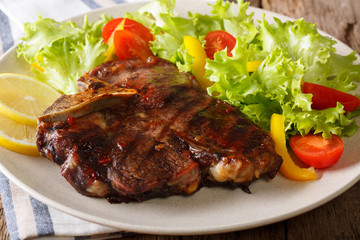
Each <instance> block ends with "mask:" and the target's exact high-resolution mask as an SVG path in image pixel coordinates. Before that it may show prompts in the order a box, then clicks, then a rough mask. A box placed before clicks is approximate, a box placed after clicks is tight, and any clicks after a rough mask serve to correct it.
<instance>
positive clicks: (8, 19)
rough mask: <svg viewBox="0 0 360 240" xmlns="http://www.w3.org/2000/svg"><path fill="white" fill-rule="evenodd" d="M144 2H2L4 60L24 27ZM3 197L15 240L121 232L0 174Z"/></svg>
mask: <svg viewBox="0 0 360 240" xmlns="http://www.w3.org/2000/svg"><path fill="white" fill-rule="evenodd" d="M135 1H141V0H0V57H1V56H2V55H3V54H4V53H5V52H6V51H7V50H9V49H10V48H11V47H12V46H14V45H15V44H16V43H17V42H18V40H19V39H20V38H21V37H22V36H23V34H24V33H23V24H24V23H25V22H33V21H35V20H37V19H38V15H39V14H40V15H41V16H42V17H50V18H53V19H55V20H57V21H62V20H65V19H67V18H70V17H72V16H76V15H78V14H82V13H86V12H88V11H90V10H92V9H97V8H101V7H110V6H114V5H116V4H121V3H126V2H135ZM0 194H1V200H2V205H3V208H4V213H5V217H6V224H7V227H8V231H9V234H10V237H11V239H12V240H17V239H37V238H41V239H111V238H119V237H122V236H128V235H129V234H132V235H133V234H134V233H126V232H124V231H121V230H119V229H114V228H109V227H105V226H101V225H98V224H94V223H90V222H87V221H84V220H81V219H78V218H76V217H73V216H70V215H67V214H65V213H63V212H60V211H57V210H56V209H53V208H51V207H48V206H47V205H45V204H43V203H41V202H39V201H38V200H36V199H34V198H33V197H31V196H29V195H28V194H27V193H26V192H24V191H23V190H22V189H20V188H19V187H18V186H16V185H15V184H14V183H12V182H11V181H9V179H7V178H6V177H5V176H4V175H3V174H2V173H0Z"/></svg>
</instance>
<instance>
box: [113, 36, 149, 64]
mask: <svg viewBox="0 0 360 240" xmlns="http://www.w3.org/2000/svg"><path fill="white" fill-rule="evenodd" d="M114 46H115V52H116V56H117V57H118V59H120V60H122V59H130V58H140V59H142V60H146V59H147V58H148V57H150V56H153V54H152V52H151V50H150V47H149V44H148V42H146V41H145V40H144V39H142V38H141V37H140V36H139V35H137V34H135V33H133V32H130V31H129V30H117V31H115V33H114Z"/></svg>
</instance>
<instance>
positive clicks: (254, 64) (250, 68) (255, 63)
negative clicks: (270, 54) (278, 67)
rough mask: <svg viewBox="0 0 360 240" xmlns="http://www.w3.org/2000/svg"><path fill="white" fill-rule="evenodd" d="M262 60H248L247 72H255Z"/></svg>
mask: <svg viewBox="0 0 360 240" xmlns="http://www.w3.org/2000/svg"><path fill="white" fill-rule="evenodd" d="M262 62H263V61H250V62H247V63H246V68H247V70H248V72H255V71H256V69H257V68H258V67H259V66H260V64H261V63H262Z"/></svg>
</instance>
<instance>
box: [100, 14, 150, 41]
mask: <svg viewBox="0 0 360 240" xmlns="http://www.w3.org/2000/svg"><path fill="white" fill-rule="evenodd" d="M123 20H125V22H124V26H123V28H122V29H121V30H129V31H130V32H133V33H135V34H137V35H139V36H140V37H141V38H142V39H144V40H145V41H146V42H149V41H153V40H154V36H153V35H152V34H151V32H150V31H149V29H147V28H146V27H145V26H144V25H142V24H141V23H139V22H137V21H135V20H132V19H128V18H115V19H112V20H111V21H109V22H108V23H106V24H105V26H104V28H103V31H102V38H103V41H104V42H105V43H106V42H107V41H108V40H109V38H110V37H111V34H112V33H113V32H114V31H115V30H116V28H117V27H118V25H119V24H120V23H121V22H122V21H123Z"/></svg>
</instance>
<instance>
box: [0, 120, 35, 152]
mask: <svg viewBox="0 0 360 240" xmlns="http://www.w3.org/2000/svg"><path fill="white" fill-rule="evenodd" d="M0 145H1V146H3V147H5V148H7V149H9V150H11V151H14V152H18V153H22V154H27V155H33V156H40V154H39V152H38V150H37V147H36V128H35V127H33V126H28V125H24V124H22V123H19V122H17V121H14V120H11V119H9V118H7V117H5V116H3V115H1V114H0Z"/></svg>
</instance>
